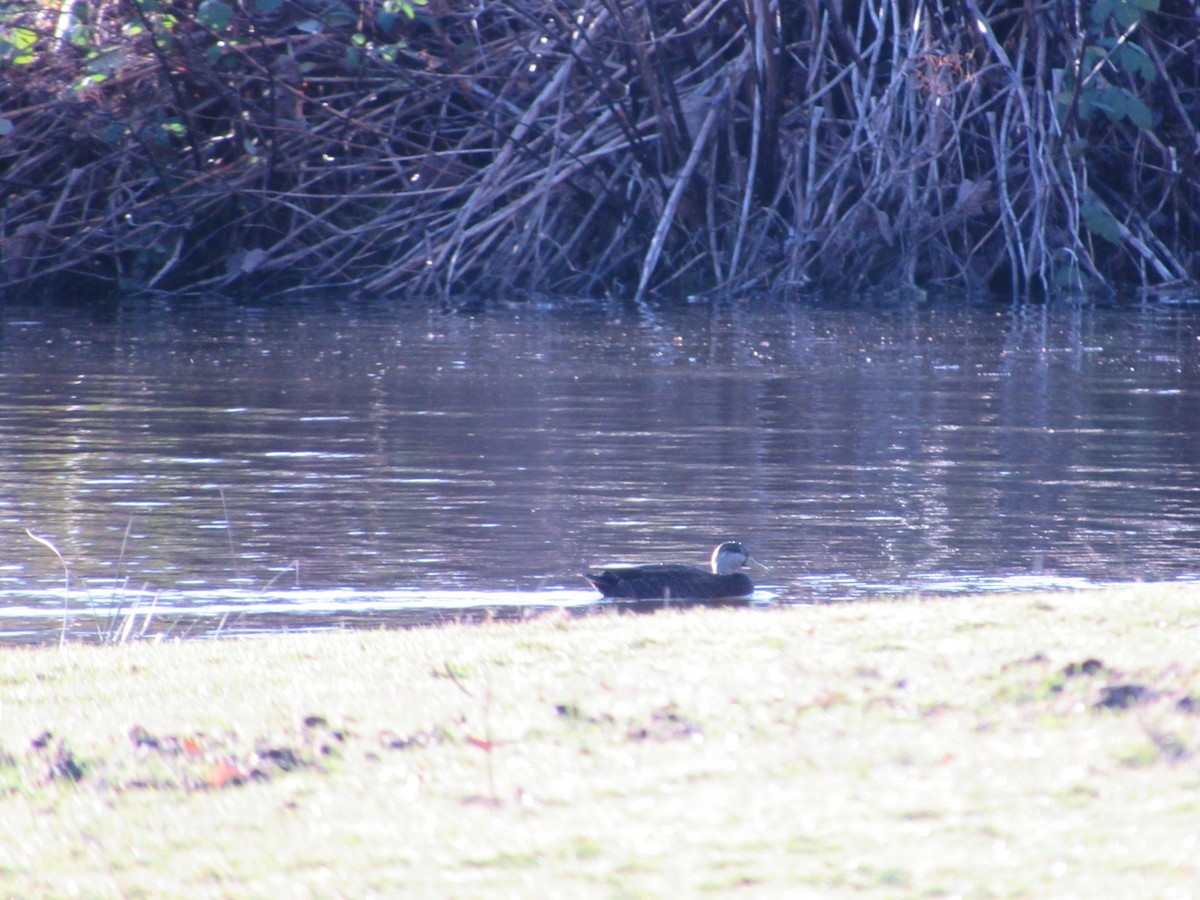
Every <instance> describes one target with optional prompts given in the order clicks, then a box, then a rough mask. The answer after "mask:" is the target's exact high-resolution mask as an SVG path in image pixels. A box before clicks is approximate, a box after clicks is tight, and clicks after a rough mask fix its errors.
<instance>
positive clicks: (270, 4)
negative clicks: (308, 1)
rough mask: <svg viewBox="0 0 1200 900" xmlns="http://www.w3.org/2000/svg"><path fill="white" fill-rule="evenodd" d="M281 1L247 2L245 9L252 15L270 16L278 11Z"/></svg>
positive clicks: (250, 0) (249, 0)
mask: <svg viewBox="0 0 1200 900" xmlns="http://www.w3.org/2000/svg"><path fill="white" fill-rule="evenodd" d="M281 6H283V0H248V2H247V3H246V8H247V9H248V10H249V11H250V12H251V13H252V14H254V15H259V16H270V15H273V14H274V13H276V12H278V11H279V8H280V7H281Z"/></svg>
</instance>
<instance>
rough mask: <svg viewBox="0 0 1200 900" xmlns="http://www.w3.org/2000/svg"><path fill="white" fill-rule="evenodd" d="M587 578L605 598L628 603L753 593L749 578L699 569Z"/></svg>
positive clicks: (632, 570)
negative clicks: (622, 600) (626, 600)
mask: <svg viewBox="0 0 1200 900" xmlns="http://www.w3.org/2000/svg"><path fill="white" fill-rule="evenodd" d="M583 577H584V578H586V579H587V580H588V581H590V582H591V583H592V584H594V585H595V586H596V590H598V591H599V592H600V593H601V594H603V595H604V596H605V597H613V598H618V599H628V600H718V599H720V598H722V597H745V596H746V595H747V594H752V593H754V582H753V581H751V580H750V577H749V576H748V575H743V574H742V573H741V572H734V573H733V574H732V575H714V574H713V573H712V572H706V571H705V570H704V569H701V568H698V567H696V566H684V565H672V564H669V563H668V564H663V565H653V566H617V567H614V568H611V569H602V570H601V571H600V572H599V573H593V572H586V573H584V576H583Z"/></svg>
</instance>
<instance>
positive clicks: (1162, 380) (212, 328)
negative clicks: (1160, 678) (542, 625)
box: [0, 299, 1200, 643]
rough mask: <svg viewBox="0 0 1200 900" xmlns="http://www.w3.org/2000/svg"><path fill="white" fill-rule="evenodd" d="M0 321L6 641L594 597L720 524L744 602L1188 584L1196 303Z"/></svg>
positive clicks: (704, 552) (215, 309)
mask: <svg viewBox="0 0 1200 900" xmlns="http://www.w3.org/2000/svg"><path fill="white" fill-rule="evenodd" d="M0 315H2V316H3V322H2V323H0V454H2V457H0V458H2V459H3V467H2V470H0V548H2V550H3V552H2V553H0V640H6V641H8V642H10V643H12V642H46V641H52V640H56V639H58V638H59V637H60V634H61V632H62V629H63V627H64V623H65V627H66V634H67V636H68V638H69V639H86V638H93V639H94V638H96V637H97V636H101V637H105V636H107V637H110V638H111V637H120V636H121V635H122V633H123V632H122V629H123V628H125V627H129V628H130V629H132V630H131V632H130V633H131V634H136V633H140V632H141V631H142V629H143V628H145V629H146V631H147V633H150V634H163V633H166V634H169V635H180V636H183V635H191V636H204V635H211V634H213V633H215V632H217V631H220V632H221V633H226V634H237V633H246V632H257V631H275V630H284V629H292V630H296V629H310V628H323V627H337V626H344V625H347V624H350V625H355V626H385V625H397V624H413V623H421V622H432V621H445V620H455V619H460V618H468V619H474V618H480V617H483V616H488V615H491V616H520V615H527V614H529V613H530V612H531V611H538V610H544V609H552V608H555V607H568V608H572V609H584V610H586V609H592V608H595V606H594V601H595V600H596V595H595V593H594V592H593V591H592V590H591V588H590V587H589V586H588V585H587V583H586V582H584V581H583V580H582V579H581V577H580V572H582V571H583V569H584V568H585V567H587V566H589V565H594V564H598V563H604V562H616V561H646V560H672V561H681V562H694V563H697V564H701V565H703V564H704V563H705V561H706V560H707V557H708V554H709V552H710V551H711V548H712V547H713V546H714V545H715V544H716V543H718V542H719V541H721V540H723V539H726V538H738V539H740V540H742V541H744V542H745V543H746V544H747V545H748V546H749V547H750V549H751V551H752V552H753V553H754V555H755V556H756V557H757V558H759V559H761V560H763V561H764V562H766V563H767V564H768V565H770V566H771V571H770V573H768V574H767V575H765V576H760V577H759V579H758V584H759V588H758V591H757V592H756V596H755V600H754V603H756V604H758V605H765V606H771V605H776V604H785V603H809V602H825V601H841V600H853V599H856V598H861V597H868V596H878V595H881V594H898V593H909V592H914V591H920V592H923V593H929V592H968V591H976V590H983V589H987V590H1001V591H1004V590H1014V591H1015V590H1024V589H1032V588H1060V587H1061V588H1071V587H1080V586H1086V585H1090V584H1098V583H1108V582H1126V581H1143V580H1175V579H1188V578H1191V577H1193V575H1194V572H1195V571H1196V565H1197V563H1196V559H1197V552H1196V550H1197V542H1198V537H1200V307H1197V306H1193V305H1189V304H1172V305H1163V304H1154V305H1137V304H1130V305H1128V306H1125V307H1123V308H1112V309H1104V308H1095V307H1089V306H1075V305H1068V304H1061V305H1057V306H1049V307H1047V306H1010V305H1003V304H995V305H989V304H982V305H981V304H968V303H965V302H936V303H934V302H930V303H924V304H906V303H893V302H886V301H879V302H859V303H856V304H854V305H853V306H843V307H841V308H839V307H838V306H836V305H833V304H813V303H810V302H804V301H799V300H795V299H791V300H763V299H754V300H743V301H736V300H729V301H721V302H713V303H708V302H705V303H697V304H692V305H685V306H683V307H681V308H656V307H642V308H634V307H629V306H621V305H614V304H598V303H584V302H569V301H563V302H559V303H512V304H509V303H504V302H494V303H489V304H483V305H479V306H474V307H470V308H438V309H431V308H429V306H428V305H427V304H420V303H402V302H401V303H378V304H373V305H352V306H351V305H346V306H339V305H337V304H336V303H332V302H328V301H327V302H325V303H320V302H306V303H302V304H298V305H283V304H279V305H274V306H263V307H247V306H245V305H233V304H228V303H222V302H197V301H183V300H180V301H178V302H172V303H154V304H148V303H143V304H127V305H122V306H118V307H113V308H106V309H104V310H96V309H90V310H89V309H87V308H84V309H73V308H64V307H58V306H39V307H29V308H20V307H12V306H10V307H8V308H6V309H4V310H3V313H2V314H0ZM26 529H28V530H29V531H31V532H33V533H34V534H35V535H38V536H41V537H43V538H45V539H46V540H47V541H49V542H50V543H51V544H52V545H53V546H54V548H56V549H57V551H58V552H59V553H61V555H62V557H63V559H64V560H65V562H66V563H67V564H68V566H69V570H70V576H69V582H68V580H67V579H66V577H65V576H64V571H63V567H62V566H61V565H60V563H59V561H58V559H57V558H56V556H55V555H54V553H53V552H52V551H51V549H50V548H49V547H48V546H46V545H44V544H42V543H39V542H38V541H35V540H34V539H32V538H31V537H29V536H28V535H27V534H26ZM131 611H134V612H136V615H135V616H133V617H130V615H129V613H130V612H131ZM150 611H152V612H153V615H151V616H149V617H147V613H149V612H150Z"/></svg>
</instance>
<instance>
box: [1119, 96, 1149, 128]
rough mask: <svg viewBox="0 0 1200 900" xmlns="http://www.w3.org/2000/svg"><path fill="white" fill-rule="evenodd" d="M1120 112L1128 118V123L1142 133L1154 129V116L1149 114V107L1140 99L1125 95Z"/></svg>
mask: <svg viewBox="0 0 1200 900" xmlns="http://www.w3.org/2000/svg"><path fill="white" fill-rule="evenodd" d="M1121 111H1122V112H1124V113H1125V115H1126V116H1128V117H1129V121H1130V122H1132V123H1133V124H1134V125H1136V126H1137V127H1138V128H1140V129H1142V131H1152V130H1153V129H1154V116H1153V114H1152V113H1151V112H1150V107H1149V106H1147V105H1146V104H1145V102H1143V101H1142V100H1141V98H1139V97H1135V96H1134V95H1133V94H1129V93H1126V95H1125V98H1124V102H1123V103H1122V106H1121Z"/></svg>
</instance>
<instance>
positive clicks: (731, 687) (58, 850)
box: [0, 585, 1200, 897]
mask: <svg viewBox="0 0 1200 900" xmlns="http://www.w3.org/2000/svg"><path fill="white" fill-rule="evenodd" d="M0 702H2V704H3V706H2V708H0V716H2V718H0V742H2V743H0V753H2V757H0V790H2V791H3V794H2V796H3V800H2V801H0V831H2V833H3V834H4V835H6V838H5V840H4V841H3V842H0V892H2V893H3V894H4V895H18V894H20V895H28V896H32V895H46V894H53V895H65V894H69V893H73V892H75V891H77V890H78V891H82V892H83V893H85V894H88V895H107V896H117V895H120V896H137V895H139V894H164V893H168V894H173V895H180V894H195V895H216V894H221V895H267V894H271V893H278V892H280V891H281V890H282V889H284V888H287V890H288V893H290V894H292V895H300V894H304V893H307V894H319V895H325V896H328V895H334V894H346V895H363V894H367V893H371V892H380V893H393V894H394V893H399V892H401V891H404V892H406V893H408V894H415V895H425V896H458V897H470V896H481V895H487V896H497V895H504V896H517V895H525V896H531V895H532V891H533V889H534V887H535V886H536V891H537V893H538V894H539V895H541V896H552V895H558V896H667V895H675V896H678V895H680V894H685V895H692V896H695V895H702V894H704V893H706V892H710V893H719V892H721V891H723V890H725V889H730V888H740V889H745V890H749V891H750V892H751V893H756V894H757V893H762V894H764V895H765V894H777V893H779V892H781V891H782V890H783V889H784V888H790V889H792V890H793V891H796V890H797V889H799V893H800V894H801V895H803V892H804V890H807V891H808V892H809V893H811V894H813V895H816V894H820V895H822V896H827V895H835V894H838V893H844V894H851V893H853V894H856V895H866V896H908V895H916V896H920V895H931V896H955V895H968V896H1030V897H1047V896H1068V895H1079V896H1144V897H1148V896H1158V897H1167V896H1189V895H1194V894H1195V893H1197V892H1198V891H1200V862H1198V860H1200V829H1198V828H1197V823H1198V822H1200V586H1187V585H1175V586H1156V585H1147V586H1136V587H1128V588H1120V589H1112V590H1103V591H1099V590H1098V591H1095V592H1086V593H1069V594H1068V593H1063V594H1041V595H1022V596H985V597H972V598H962V597H960V598H953V599H938V600H934V601H922V600H904V601H889V602H872V603H856V604H852V605H849V604H848V605H841V606H812V607H800V608H788V609H780V610H771V611H765V612H764V611H753V610H737V609H718V610H700V611H689V612H679V613H673V612H667V613H659V614H657V615H653V616H622V617H616V616H595V617H589V618H583V619H574V618H569V617H551V618H546V619H540V620H536V621H530V622H524V623H519V624H495V625H487V626H476V627H449V628H440V629H434V630H413V631H398V632H370V633H364V632H356V633H338V634H325V635H304V636H294V637H279V638H271V639H253V640H238V641H223V642H209V643H198V642H197V643H185V644H167V645H155V644H151V643H136V644H131V645H124V646H119V647H85V646H68V647H67V648H66V649H65V650H63V651H61V652H60V651H58V650H50V649H46V650H33V651H29V650H8V651H5V652H3V653H2V654H0Z"/></svg>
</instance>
